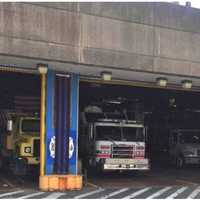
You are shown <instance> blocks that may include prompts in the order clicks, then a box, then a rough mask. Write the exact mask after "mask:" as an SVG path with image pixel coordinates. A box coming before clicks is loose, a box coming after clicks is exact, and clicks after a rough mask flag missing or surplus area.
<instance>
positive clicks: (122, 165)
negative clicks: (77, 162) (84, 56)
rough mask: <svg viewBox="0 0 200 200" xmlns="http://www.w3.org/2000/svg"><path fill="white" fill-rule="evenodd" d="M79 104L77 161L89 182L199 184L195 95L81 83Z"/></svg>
mask: <svg viewBox="0 0 200 200" xmlns="http://www.w3.org/2000/svg"><path fill="white" fill-rule="evenodd" d="M79 100H80V105H79V110H80V116H79V157H80V159H81V160H82V161H83V162H82V163H83V167H84V168H85V169H86V171H87V172H88V177H89V179H90V180H92V181H93V183H96V184H99V185H101V184H105V182H107V183H108V182H109V180H110V181H111V184H113V179H114V180H115V179H118V178H120V180H121V178H123V179H131V180H132V181H133V182H134V183H135V184H141V185H143V184H148V183H149V184H154V183H155V184H158V183H159V184H164V185H167V184H169V183H170V184H189V183H193V184H196V183H198V181H199V180H198V178H197V177H199V176H198V175H197V174H198V171H199V167H200V124H199V121H200V104H199V101H200V94H199V92H196V91H191V90H185V91H184V90H171V89H162V88H147V87H146V88H145V87H133V86H125V85H114V84H102V83H97V82H96V83H95V82H89V81H88V82H87V81H82V82H80V99H79ZM119 172H123V173H119ZM100 173H101V176H99V174H100ZM158 177H159V180H158ZM105 180H106V181H105ZM138 181H139V183H138ZM124 182H125V181H124ZM127 182H128V181H126V183H127ZM115 184H117V183H115Z"/></svg>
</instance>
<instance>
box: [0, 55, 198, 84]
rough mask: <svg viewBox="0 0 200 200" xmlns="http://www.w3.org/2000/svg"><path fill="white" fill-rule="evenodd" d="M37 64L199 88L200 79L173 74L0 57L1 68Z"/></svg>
mask: <svg viewBox="0 0 200 200" xmlns="http://www.w3.org/2000/svg"><path fill="white" fill-rule="evenodd" d="M38 63H45V64H48V66H49V68H50V69H54V70H56V71H58V72H73V73H78V74H80V75H82V76H87V77H96V78H100V74H101V72H102V71H109V72H111V73H112V79H120V80H127V81H140V82H150V83H155V82H156V78H158V77H165V78H167V79H168V83H169V84H175V85H181V81H182V80H184V79H188V80H192V82H193V86H194V87H200V77H191V76H179V75H175V74H156V73H152V72H142V71H133V70H123V69H117V68H116V69H115V68H109V67H108V68H107V67H100V66H88V65H79V64H73V63H62V62H52V61H48V60H38V59H29V58H22V57H15V56H4V55H0V65H2V66H10V67H19V68H27V69H36V66H37V64H38Z"/></svg>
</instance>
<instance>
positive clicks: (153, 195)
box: [147, 186, 172, 199]
mask: <svg viewBox="0 0 200 200" xmlns="http://www.w3.org/2000/svg"><path fill="white" fill-rule="evenodd" d="M171 188H172V187H171V186H169V187H165V188H163V189H161V190H158V191H157V192H156V193H153V194H152V195H151V196H149V197H147V199H153V198H155V197H158V196H160V195H161V194H163V193H165V192H166V191H168V190H170V189H171Z"/></svg>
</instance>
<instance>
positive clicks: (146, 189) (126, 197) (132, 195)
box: [122, 187, 151, 199]
mask: <svg viewBox="0 0 200 200" xmlns="http://www.w3.org/2000/svg"><path fill="white" fill-rule="evenodd" d="M150 189H151V187H146V188H144V189H141V190H138V191H136V192H134V193H132V194H130V195H128V196H125V197H123V198H122V199H131V198H134V197H136V196H138V195H140V194H142V193H144V192H146V191H148V190H150Z"/></svg>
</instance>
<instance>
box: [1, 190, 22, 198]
mask: <svg viewBox="0 0 200 200" xmlns="http://www.w3.org/2000/svg"><path fill="white" fill-rule="evenodd" d="M22 192H24V191H23V190H18V191H14V192H7V193H3V194H0V197H5V196H10V195H14V194H19V193H22Z"/></svg>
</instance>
